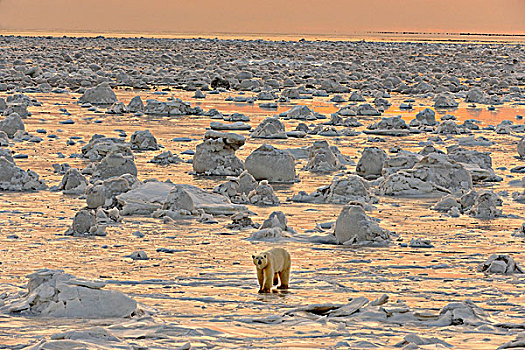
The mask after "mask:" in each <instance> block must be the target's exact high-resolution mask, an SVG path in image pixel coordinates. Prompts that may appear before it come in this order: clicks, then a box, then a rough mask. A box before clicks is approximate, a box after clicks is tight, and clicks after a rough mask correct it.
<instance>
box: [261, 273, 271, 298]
mask: <svg viewBox="0 0 525 350" xmlns="http://www.w3.org/2000/svg"><path fill="white" fill-rule="evenodd" d="M273 277H274V272H273V270H272V269H271V268H270V269H269V268H266V269H264V282H263V286H262V288H261V289H262V290H261V292H262V293H270V292H271V291H272V282H273Z"/></svg>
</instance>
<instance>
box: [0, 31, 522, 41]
mask: <svg viewBox="0 0 525 350" xmlns="http://www.w3.org/2000/svg"><path fill="white" fill-rule="evenodd" d="M0 36H28V37H61V36H65V37H107V38H158V39H224V40H228V39H230V40H237V39H238V40H268V41H280V40H284V41H299V40H309V41H377V42H408V41H410V42H473V43H475V42H478V43H491V42H511V43H525V33H523V34H521V33H516V34H510V33H470V32H415V31H367V32H355V33H349V34H346V33H345V34H340V33H332V34H327V33H322V34H304V33H227V32H223V33H189V32H187V33H176V32H157V33H151V32H96V31H60V30H50V31H41V30H26V31H12V30H1V29H0ZM476 38H478V39H476Z"/></svg>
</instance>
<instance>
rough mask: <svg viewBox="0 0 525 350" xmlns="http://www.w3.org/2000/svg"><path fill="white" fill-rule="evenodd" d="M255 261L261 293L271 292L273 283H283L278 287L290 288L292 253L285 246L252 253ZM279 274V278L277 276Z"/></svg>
mask: <svg viewBox="0 0 525 350" xmlns="http://www.w3.org/2000/svg"><path fill="white" fill-rule="evenodd" d="M252 259H253V263H254V264H255V266H256V267H257V279H258V280H259V286H260V288H259V293H270V292H271V289H272V285H277V283H278V282H279V280H280V281H281V285H280V286H279V287H277V288H278V289H288V282H289V281H290V267H291V261H290V254H289V253H288V252H287V251H286V250H284V249H283V248H273V249H271V250H269V251H267V252H264V253H261V254H258V255H252ZM277 276H279V278H277Z"/></svg>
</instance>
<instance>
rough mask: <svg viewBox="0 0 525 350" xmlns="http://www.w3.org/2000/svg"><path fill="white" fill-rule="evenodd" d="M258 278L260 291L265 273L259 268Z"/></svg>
mask: <svg viewBox="0 0 525 350" xmlns="http://www.w3.org/2000/svg"><path fill="white" fill-rule="evenodd" d="M257 280H258V281H259V292H261V291H262V288H263V285H264V273H263V271H262V270H260V269H257Z"/></svg>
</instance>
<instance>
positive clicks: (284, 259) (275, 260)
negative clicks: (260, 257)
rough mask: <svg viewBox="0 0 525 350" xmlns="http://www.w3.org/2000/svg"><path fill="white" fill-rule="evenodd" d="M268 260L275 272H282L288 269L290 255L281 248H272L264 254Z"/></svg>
mask: <svg viewBox="0 0 525 350" xmlns="http://www.w3.org/2000/svg"><path fill="white" fill-rule="evenodd" d="M266 255H268V259H269V261H270V263H271V265H272V267H273V270H274V271H275V272H278V271H284V270H287V269H289V268H290V265H291V259H290V254H289V253H288V252H287V251H286V250H285V249H283V248H273V249H270V250H269V251H267V252H266Z"/></svg>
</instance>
